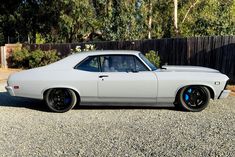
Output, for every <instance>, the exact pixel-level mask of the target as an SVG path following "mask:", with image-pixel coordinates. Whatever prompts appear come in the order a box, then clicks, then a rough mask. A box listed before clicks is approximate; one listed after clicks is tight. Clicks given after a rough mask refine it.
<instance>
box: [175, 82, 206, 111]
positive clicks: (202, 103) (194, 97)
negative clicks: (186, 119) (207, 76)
mask: <svg viewBox="0 0 235 157" xmlns="http://www.w3.org/2000/svg"><path fill="white" fill-rule="evenodd" d="M179 101H180V105H181V107H182V108H183V109H185V110H187V111H191V112H199V111H202V110H204V109H205V108H206V107H207V106H208V104H209V101H210V91H209V90H208V89H207V88H206V87H204V86H186V87H184V88H182V90H181V91H180V93H179Z"/></svg>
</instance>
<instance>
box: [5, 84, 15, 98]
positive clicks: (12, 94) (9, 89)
mask: <svg viewBox="0 0 235 157" xmlns="http://www.w3.org/2000/svg"><path fill="white" fill-rule="evenodd" d="M5 89H6V90H7V92H8V93H9V94H10V95H11V96H15V93H14V90H13V88H12V87H11V86H6V87H5Z"/></svg>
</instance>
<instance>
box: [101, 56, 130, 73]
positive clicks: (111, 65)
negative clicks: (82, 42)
mask: <svg viewBox="0 0 235 157" xmlns="http://www.w3.org/2000/svg"><path fill="white" fill-rule="evenodd" d="M100 62H101V69H102V71H103V72H131V71H134V70H135V61H134V56H129V55H110V56H108V55H107V56H101V57H100Z"/></svg>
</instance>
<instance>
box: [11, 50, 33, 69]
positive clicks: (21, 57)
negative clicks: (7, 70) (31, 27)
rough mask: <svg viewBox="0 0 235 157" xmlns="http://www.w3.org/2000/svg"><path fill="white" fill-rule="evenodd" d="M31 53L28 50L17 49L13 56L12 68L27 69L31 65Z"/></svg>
mask: <svg viewBox="0 0 235 157" xmlns="http://www.w3.org/2000/svg"><path fill="white" fill-rule="evenodd" d="M29 56H30V53H29V51H28V50H27V49H26V48H23V49H21V50H20V49H17V50H16V51H15V52H14V53H12V56H11V62H12V64H11V66H13V67H16V68H25V67H28V65H29Z"/></svg>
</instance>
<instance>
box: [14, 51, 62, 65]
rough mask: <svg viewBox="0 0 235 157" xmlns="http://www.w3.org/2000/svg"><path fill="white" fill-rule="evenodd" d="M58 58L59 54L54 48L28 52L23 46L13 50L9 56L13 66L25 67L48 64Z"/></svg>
mask: <svg viewBox="0 0 235 157" xmlns="http://www.w3.org/2000/svg"><path fill="white" fill-rule="evenodd" d="M58 60H59V56H58V53H57V52H56V51H55V50H50V51H42V50H39V49H37V50H34V51H32V52H29V51H28V50H27V49H26V48H23V49H21V50H20V49H19V50H16V51H15V52H13V53H12V56H11V62H12V63H13V65H12V66H13V67H16V68H26V69H27V68H35V67H40V66H44V65H48V64H50V63H53V62H56V61H58Z"/></svg>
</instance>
